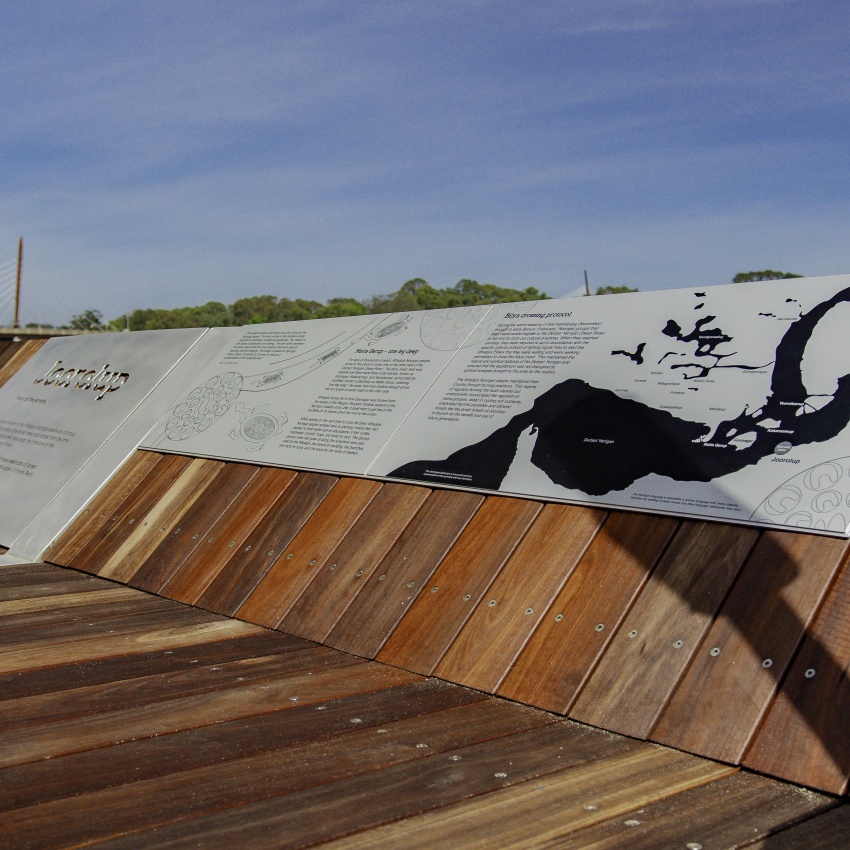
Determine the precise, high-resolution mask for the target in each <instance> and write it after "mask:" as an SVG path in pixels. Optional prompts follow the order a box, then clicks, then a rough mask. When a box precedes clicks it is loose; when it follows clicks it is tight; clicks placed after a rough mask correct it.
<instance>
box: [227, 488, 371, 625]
mask: <svg viewBox="0 0 850 850" xmlns="http://www.w3.org/2000/svg"><path fill="white" fill-rule="evenodd" d="M380 486H381V485H380V484H378V482H377V481H366V480H364V479H360V478H342V479H340V480H339V481H338V482H337V483H336V484H335V485H334V487H333V489H332V490H331V491H330V492H329V493H328V494H327V496H326V497H325V498H324V499H323V500H322V503H321V504H320V505H319V506H318V507H317V508H316V510H315V511H314V512H313V514H312V516H311V517H310V519H309V521H308V522H307V523H306V525H305V526H304V527H303V528H302V529H301V530H300V531H299V533H298V534H297V535H296V537H295V539H294V540H292V541H291V543H290V544H289V545H288V546H287V547H286V548H285V550H284V551H283V552H282V554H281V556H280V557H279V558H277V559H276V563H274V564H273V565H272V567H271V569H270V570H269V571H268V573H266V575H265V577H264V578H263V580H262V581H261V582H260V583H259V584H258V585H257V587H256V588H255V589H254V591H253V592H252V593H251V595H250V596H249V597H248V598H247V599H246V601H245V603H244V604H243V605H242V606H241V607H240V608H239V610H238V611H237V614H236V616H238V617H239V618H240V619H243V620H248V621H249V622H252V623H260V624H261V625H264V626H269V627H275V626H277V624H278V623H279V622H280V621H281V620H282V619H283V617H284V616H285V615H286V613H287V612H288V611H289V609H290V608H291V607H292V605H293V604H294V602H295V600H296V599H298V597H299V596H300V595H301V593H302V592H303V591H304V588H305V587H307V585H308V584H309V583H310V581H311V579H312V578H313V576H315V575H316V573H317V572H318V571H319V570H320V569H321V568H322V565H323V564H324V563H325V562H326V561H327V559H328V557H330V555H331V553H332V552H333V550H334V549H335V548H336V547H337V545H338V544H339V542H340V540H342V539H343V538H344V537H345V535H346V534H347V533H348V530H349V529H350V528H351V526H352V525H353V524H354V523H355V522H356V521H357V518H358V517H359V516H360V515H361V514H362V513H363V511H364V510H365V509H366V507H367V505H368V504H369V503H370V502H371V501H372V499H373V498H374V497H375V494H376V493H377V492H378V490H379V489H380Z"/></svg>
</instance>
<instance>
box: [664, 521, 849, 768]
mask: <svg viewBox="0 0 850 850" xmlns="http://www.w3.org/2000/svg"><path fill="white" fill-rule="evenodd" d="M847 545H848V544H847V541H846V540H836V539H831V538H828V537H818V536H816V535H813V534H792V533H790V532H774V531H770V532H767V533H765V534H764V535H763V537H762V538H761V541H760V542H759V544H758V546H757V547H756V549H755V551H754V552H753V554H752V555H751V556H750V558H749V560H748V561H747V563H746V565H745V566H744V569H743V570H742V572H741V575H740V576H739V578H738V581H737V582H736V583H735V585H734V587H733V588H732V591H731V593H730V595H729V598H728V599H727V600H726V602H725V603H724V605H723V607H722V608H721V610H720V615H719V616H718V618H717V619H716V620H715V621H714V624H713V625H712V627H711V629H709V631H708V633H707V634H706V637H705V638H704V639H703V641H702V643H701V645H700V647H699V648H698V650H697V652H696V654H695V655H694V659H693V661H692V663H691V665H690V667H689V668H688V670H687V671H686V673H685V675H684V676H683V677H682V679H681V681H680V683H679V686H678V687H677V689H676V692H675V693H674V695H673V698H672V700H671V701H670V703H669V705H668V706H667V708H666V709H665V711H664V713H663V714H662V715H661V718H660V720H659V722H658V724H657V726H656V728H655V729H654V730H653V732H652V738H653V740H657V741H659V742H660V743H665V744H668V745H670V746H675V747H679V748H681V749H684V750H687V751H689V752H696V753H699V754H701V755H707V756H709V757H712V758H717V759H720V760H722V761H728V762H731V763H734V764H737V763H738V762H739V761H740V759H741V757H742V755H743V752H744V750H745V749H746V746H747V744H748V743H749V741H750V739H751V738H752V736H753V733H754V732H755V730H756V728H757V726H758V724H759V721H760V720H761V717H762V715H763V714H764V711H765V710H766V708H767V706H768V705H769V704H770V702H771V700H772V698H773V696H774V694H775V692H776V684H777V681H778V680H779V679H781V678H782V676H783V675H784V672H785V671H786V670H787V668H788V665H789V663H790V661H791V658H792V657H793V655H794V652H795V651H796V649H797V647H798V646H799V644H800V641H801V640H802V638H803V635H804V634H805V631H806V629H807V628H808V625H809V623H810V622H811V620H812V617H813V616H814V614H815V612H816V611H817V609H818V607H819V605H820V602H821V600H822V599H823V597H824V595H825V593H826V591H827V588H828V587H829V585H830V583H831V581H832V578H833V576H834V575H835V571H836V569H837V567H838V565H839V563H840V562H841V559H842V557H843V556H844V553H845V552H846V550H847ZM712 650H715V652H714V653H712Z"/></svg>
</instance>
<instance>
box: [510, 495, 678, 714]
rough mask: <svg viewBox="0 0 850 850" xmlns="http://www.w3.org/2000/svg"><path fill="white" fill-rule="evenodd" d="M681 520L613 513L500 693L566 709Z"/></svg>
mask: <svg viewBox="0 0 850 850" xmlns="http://www.w3.org/2000/svg"><path fill="white" fill-rule="evenodd" d="M677 527H678V523H677V521H676V520H672V519H669V518H666V517H652V516H646V515H643V514H629V513H624V512H620V511H615V512H612V513H611V514H610V515H609V516H608V518H607V519H606V520H605V524H604V525H603V526H602V528H601V529H600V530H599V532H598V533H597V535H596V536H595V537H594V538H593V541H592V542H591V543H590V545H589V546H588V548H587V551H586V552H585V553H584V556H583V557H582V559H581V560H580V561H579V564H578V566H577V567H576V568H575V570H574V571H573V573H572V575H570V577H569V578H568V579H567V581H566V583H565V584H564V586H563V588H562V589H561V591H560V593H559V594H558V595H557V596H556V598H555V600H554V601H553V602H552V604H551V605H550V606H549V609H548V611H547V612H546V613H545V615H544V616H543V619H542V620H541V621H540V624H539V625H538V626H537V629H536V630H535V631H534V633H533V634H532V635H531V637H530V638H529V640H528V642H527V643H526V645H525V647H524V648H523V650H522V652H521V653H520V655H519V657H518V658H517V661H516V663H515V664H514V665H513V667H512V668H511V669H510V671H509V672H508V674H507V676H506V677H505V679H504V681H503V682H502V684H501V685H500V686H499V688H498V691H497V692H498V693H499V694H501V695H503V696H506V697H509V698H510V699H516V700H519V701H521V702H527V703H529V704H531V705H537V706H540V707H542V708H547V709H549V710H551V711H558V712H561V713H566V712H567V711H568V710H569V708H570V707H571V706H572V704H573V702H574V701H575V698H576V696H577V695H578V693H579V691H580V690H581V688H582V686H583V684H584V682H585V681H587V679H588V678H589V677H590V675H591V673H592V672H593V670H594V669H595V667H596V663H597V661H598V659H599V658H600V657H601V655H602V653H603V652H604V651H605V649H606V647H607V646H608V644H609V643H610V640H611V637H612V636H613V635H614V633H615V632H616V631H617V627H618V625H619V623H620V622H621V621H622V619H623V618H624V617H625V616H626V614H627V612H628V611H629V608H630V607H631V604H632V602H633V600H634V598H635V597H636V596H637V594H638V592H639V591H640V589H641V588H642V587H643V585H644V584H645V583H646V581H647V579H648V577H649V575H650V574H651V572H652V570H653V569H654V567H655V564H656V563H657V561H658V559H659V558H660V557H661V555H662V553H663V552H664V550H665V548H666V546H667V545H668V543H669V541H670V539H671V537H672V536H673V533H674V531H675V530H676V528H677ZM600 626H601V628H599V627H600Z"/></svg>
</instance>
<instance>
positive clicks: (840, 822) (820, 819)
mask: <svg viewBox="0 0 850 850" xmlns="http://www.w3.org/2000/svg"><path fill="white" fill-rule="evenodd" d="M841 847H850V805H848V804H847V803H845V804H844V805H842V806H837V807H836V808H834V809H831V810H830V811H828V812H825V813H824V814H822V815H818V816H817V817H813V818H809V820H807V821H804V822H803V823H801V824H800V825H799V826H795V827H793V828H792V829H786V830H783V831H782V832H778V833H776V835H770V836H768V837H767V838H764V839H762V840H761V841H756V842H755V844H750V845H749V850H802V848H805V850H838V848H841Z"/></svg>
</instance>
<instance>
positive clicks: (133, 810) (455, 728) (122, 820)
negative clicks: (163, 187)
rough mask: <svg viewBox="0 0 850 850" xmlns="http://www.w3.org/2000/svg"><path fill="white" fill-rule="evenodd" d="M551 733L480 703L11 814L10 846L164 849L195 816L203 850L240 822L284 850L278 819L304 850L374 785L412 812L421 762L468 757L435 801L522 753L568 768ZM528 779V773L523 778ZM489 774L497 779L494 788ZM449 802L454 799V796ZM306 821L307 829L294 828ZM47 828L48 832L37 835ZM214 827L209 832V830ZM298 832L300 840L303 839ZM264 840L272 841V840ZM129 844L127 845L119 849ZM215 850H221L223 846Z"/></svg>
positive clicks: (538, 717)
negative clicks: (96, 844) (307, 834)
mask: <svg viewBox="0 0 850 850" xmlns="http://www.w3.org/2000/svg"><path fill="white" fill-rule="evenodd" d="M512 709H513V710H512ZM358 725H359V724H358ZM541 726H544V727H547V726H548V727H549V729H552V726H553V724H552V723H551V719H550V718H547V717H546V715H544V714H543V713H542V712H534V713H532V712H524V713H521V712H519V711H517V710H516V709H515V708H513V707H511V706H507V705H505V704H502V705H499V704H498V703H497V702H495V701H485V702H475V703H471V704H469V705H463V706H459V707H457V708H452V709H448V710H446V711H439V712H433V713H431V714H428V715H425V716H423V717H417V718H409V719H404V720H399V721H396V722H394V723H387V724H385V725H383V726H382V727H381V728H380V730H379V729H374V728H372V729H363V730H360V729H355V730H352V731H351V732H349V733H348V734H346V735H341V736H338V737H336V738H333V739H329V740H325V741H321V742H316V743H314V744H306V745H303V746H300V747H292V748H290V749H289V750H288V752H287V758H285V759H284V758H281V757H280V755H279V754H278V753H276V752H271V753H268V754H263V755H260V756H256V757H253V758H248V759H241V760H239V761H229V762H226V763H224V764H220V765H214V766H212V767H209V768H199V769H195V770H192V771H185V772H183V773H181V774H179V775H177V776H171V777H165V778H162V779H159V780H158V781H157V782H156V785H155V786H153V787H152V786H151V783H142V782H139V783H133V784H132V785H128V786H122V787H118V788H115V789H109V790H106V791H103V792H98V793H96V794H91V795H86V798H84V799H80V798H75V799H69V800H62V801H57V802H56V803H50V804H45V805H41V806H34V807H32V808H29V809H20V810H17V811H14V812H9V813H7V814H6V815H3V814H0V840H2V839H3V838H5V837H7V836H9V835H12V834H14V835H16V836H17V837H18V838H19V840H20V839H23V840H27V839H28V838H29V837H30V836H31V835H33V834H34V832H36V831H37V830H38V829H39V828H40V829H42V830H43V829H44V828H45V827H46V826H47V825H48V824H49V828H50V831H51V833H52V834H53V835H54V836H55V838H57V839H59V840H63V841H66V842H68V843H71V842H88V841H92V840H94V839H96V838H102V837H107V836H108V835H120V834H121V833H124V832H128V831H130V830H140V829H144V828H150V827H153V826H156V827H160V829H158V830H157V836H156V842H155V843H160V842H164V841H171V840H174V839H175V838H177V837H178V836H179V837H180V838H184V837H185V833H184V824H180V823H177V824H175V827H174V830H173V831H172V830H171V829H167V830H166V829H164V828H162V826H161V825H164V824H168V823H169V822H173V821H176V820H178V819H185V818H187V817H188V816H191V815H194V816H195V817H197V816H198V815H206V816H207V817H205V818H204V821H205V823H203V824H202V825H201V831H200V833H198V832H197V830H193V831H192V832H191V833H190V834H191V835H192V837H191V840H192V841H194V842H195V846H198V842H200V845H201V846H210V842H211V841H214V840H216V838H217V834H218V833H219V831H220V830H221V829H222V827H223V826H224V828H225V829H226V828H227V827H226V826H225V825H228V826H232V825H234V821H233V815H234V814H237V813H238V818H239V822H240V823H241V825H242V829H244V830H246V832H245V834H244V838H243V839H242V840H244V842H245V846H251V847H260V846H266V841H267V840H271V841H272V842H274V844H273V846H276V847H278V846H281V845H280V842H281V840H282V837H281V835H280V831H279V830H274V831H273V832H272V833H271V834H270V835H269V825H270V824H269V820H270V819H271V820H272V821H279V820H280V819H281V817H284V818H286V820H288V821H289V822H290V823H291V826H290V830H292V831H291V832H290V835H291V839H292V842H293V844H292V845H284V846H302V845H303V843H304V840H305V838H304V830H305V828H309V823H308V822H309V821H312V825H313V832H312V833H311V835H312V836H314V840H315V839H320V838H323V837H326V836H327V834H328V832H331V834H333V831H332V830H328V827H329V826H331V825H332V824H333V823H334V817H333V815H332V814H331V813H330V811H329V809H330V808H332V802H331V804H330V806H329V804H328V796H329V794H328V791H331V792H333V791H334V790H335V791H336V795H335V797H336V803H337V806H338V807H339V808H340V814H342V813H343V812H345V813H346V814H348V813H350V812H351V809H352V807H353V808H354V809H355V810H356V809H357V806H358V805H359V806H360V807H361V809H364V807H365V805H366V797H365V795H364V789H367V788H369V787H370V786H371V787H372V789H373V791H372V792H371V793H370V794H369V797H370V798H373V799H372V804H373V805H375V804H377V803H379V801H381V800H382V799H383V800H385V801H386V804H388V805H392V804H395V805H396V806H397V807H398V808H400V809H401V810H402V812H403V810H404V806H405V805H408V806H409V805H410V800H409V787H410V785H411V782H410V779H409V778H408V779H407V781H406V782H405V781H403V780H402V777H404V775H405V773H406V771H404V770H403V769H401V770H399V769H398V768H396V766H399V767H400V766H401V765H404V764H408V765H409V764H411V763H413V764H416V763H418V764H420V765H421V764H422V763H423V762H427V763H428V765H430V764H431V763H432V762H434V761H436V760H437V758H439V756H440V755H441V754H445V753H452V754H453V755H460V756H461V758H460V759H459V761H460V762H461V765H459V766H457V765H456V762H455V761H450V760H449V759H447V758H445V756H443V758H440V759H439V760H440V762H442V766H443V769H442V771H439V769H438V770H437V776H438V777H439V775H440V774H442V782H440V781H439V779H438V780H437V781H435V782H433V783H429V784H432V785H433V786H434V791H433V792H432V793H435V794H439V791H438V790H437V789H439V788H440V787H441V785H442V786H445V785H446V784H447V783H446V777H447V776H451V775H452V772H453V771H454V770H456V769H458V772H459V773H461V774H467V773H469V774H472V775H475V774H477V775H478V777H479V782H481V781H482V780H483V781H484V782H486V783H488V784H489V785H490V786H491V787H492V784H493V783H495V784H496V785H499V784H504V783H503V782H502V783H500V782H499V781H498V780H499V779H500V777H494V776H493V773H497V772H498V771H493V768H492V764H493V763H494V761H495V763H496V764H497V766H505V765H506V764H507V762H508V760H509V758H510V755H513V754H515V753H518V752H523V754H524V755H525V756H526V758H527V759H528V760H529V761H530V762H531V763H532V765H533V766H532V767H531V768H530V772H532V774H533V772H534V766H536V765H539V764H541V763H542V764H551V763H552V762H556V761H557V760H558V757H559V756H560V755H561V753H560V752H559V751H558V750H557V746H558V744H556V743H555V742H556V741H557V742H559V743H560V745H563V743H564V740H565V739H566V737H567V736H566V735H565V734H560V735H559V734H557V732H558V731H559V730H552V731H544V730H540V732H538V733H536V734H535V732H534V731H530V732H526V731H525V730H535V728H536V727H541ZM520 736H522V737H520ZM493 739H499V740H500V741H501V742H502V744H503V745H504V746H506V747H507V748H508V751H509V755H508V757H505V758H501V759H499V758H498V755H497V754H494V752H493V748H492V747H491V748H490V750H489V756H490V757H489V758H487V757H485V756H481V755H479V756H478V759H477V761H478V766H479V770H478V771H475V770H474V764H473V766H472V767H471V768H470V770H469V771H467V770H466V769H465V766H463V764H462V763H463V761H465V760H466V759H465V758H464V756H465V757H466V758H469V759H473V760H475V756H476V755H478V754H477V753H476V754H472V753H469V752H468V751H467V750H465V749H463V748H465V747H469V746H471V745H475V744H476V743H479V742H481V741H487V740H493ZM511 743H513V744H514V746H513V747H511ZM593 744H596V747H597V748H598V747H599V744H598V743H597V742H593V743H592V744H589V745H586V747H585V748H586V749H591V747H592V746H593ZM421 745H424V746H421ZM523 745H524V746H523ZM547 745H548V746H547ZM603 746H604V744H603ZM485 752H486V748H485ZM562 760H566V759H562ZM305 765H309V770H305ZM393 768H396V769H395V770H393ZM550 769H551V768H550ZM388 770H391V771H392V773H390V774H389V775H388V776H387V780H386V782H383V781H381V777H383V776H385V775H387V774H386V772H387V771H388ZM520 770H521V768H519V767H518V768H517V772H519V771H520ZM429 773H430V771H429ZM482 774H484V776H487V779H486V780H485V779H483V776H482ZM425 775H428V774H425ZM408 776H409V774H408ZM358 777H360V778H361V779H360V781H358ZM340 780H347V781H346V782H345V783H344V785H336V783H337V782H339V781H340ZM393 780H395V782H393ZM399 781H402V783H403V784H402V785H400V787H399V788H398V790H397V792H396V793H393V792H392V787H393V785H394V784H398V783H399ZM379 782H380V786H379V789H380V793H375V791H377V790H378V789H376V788H375V784H376V783H379ZM329 783H332V784H329ZM334 786H336V787H334ZM485 787H487V786H485ZM314 789H315V790H314ZM419 791H420V792H422V791H424V787H423V785H422V783H420V784H419ZM444 793H445V792H444ZM448 793H449V794H451V791H449V792H448ZM402 794H403V795H404V796H403V797H402V796H401V795H402ZM139 798H142V799H144V800H145V802H146V805H144V806H139V805H132V804H131V801H133V800H138V799H139ZM352 798H353V799H352ZM75 803H76V804H77V805H74V804H75ZM246 804H252V805H246ZM343 804H345V805H344V808H343ZM90 806H95V807H96V808H97V809H98V811H99V812H100V813H101V817H100V818H98V821H97V822H95V823H93V822H92V820H91V819H90V818H88V819H87V818H85V817H82V816H81V811H82V810H83V809H84V808H87V807H90ZM236 806H241V807H243V811H241V812H237V810H236V809H235V808H234V807H236ZM220 809H225V811H224V812H223V813H222V815H218V814H216V813H217V812H218V810H220ZM270 809H271V811H270ZM284 813H285V814H284ZM270 816H271V818H270ZM296 816H297V818H298V820H297V821H295V820H294V819H295V818H296ZM373 816H374V815H373ZM39 821H40V822H41V827H38V826H37V824H38V822H39ZM252 821H253V822H254V824H255V826H254V828H252V829H251V831H250V833H249V832H248V831H247V830H248V829H249V825H250V824H251V823H252ZM261 824H262V826H261ZM207 825H208V828H205V827H206V826H207ZM192 826H196V823H193V822H191V821H190V822H189V829H190V830H191V828H192ZM296 828H297V829H298V832H297V833H296V832H295V831H294V830H295V829H296ZM264 833H265V834H266V835H267V838H266V839H263V838H262V835H263V834H264ZM208 836H209V837H208ZM231 840H232V839H231ZM138 842H142V844H141V846H151V843H150V842H151V837H150V836H145V835H143V834H142V835H140V836H139V837H138V839H132V841H131V840H130V839H128V844H127V845H126V846H134V844H135V845H136V846H139V845H138ZM121 844H123V842H121V843H118V844H117V845H116V846H121ZM215 846H219V844H218V842H216V844H215ZM231 846H233V845H232V844H231Z"/></svg>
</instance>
